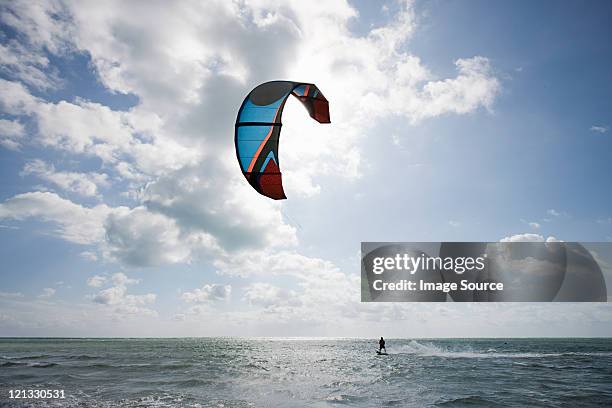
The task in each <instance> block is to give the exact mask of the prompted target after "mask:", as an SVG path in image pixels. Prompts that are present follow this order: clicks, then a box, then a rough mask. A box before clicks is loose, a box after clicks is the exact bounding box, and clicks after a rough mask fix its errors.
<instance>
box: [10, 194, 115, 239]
mask: <svg viewBox="0 0 612 408" xmlns="http://www.w3.org/2000/svg"><path fill="white" fill-rule="evenodd" d="M113 211H125V209H123V208H122V207H118V208H116V209H111V208H110V207H108V206H106V205H104V204H100V205H97V206H95V207H92V208H87V207H83V206H81V205H79V204H75V203H73V202H72V201H69V200H66V199H63V198H61V197H60V196H58V195H57V194H55V193H50V192H31V193H23V194H18V195H16V196H14V197H12V198H9V199H8V200H6V201H5V202H3V203H0V219H6V218H9V219H14V220H24V219H27V218H33V217H34V218H39V219H41V220H43V221H46V222H51V223H54V224H56V225H57V229H56V230H55V231H54V233H55V234H56V235H58V236H60V237H62V238H63V239H65V240H67V241H70V242H74V243H77V244H94V243H100V242H103V241H104V237H105V230H104V227H103V222H104V220H105V219H106V217H107V216H108V214H109V213H111V212H113Z"/></svg>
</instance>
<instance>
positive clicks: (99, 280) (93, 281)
mask: <svg viewBox="0 0 612 408" xmlns="http://www.w3.org/2000/svg"><path fill="white" fill-rule="evenodd" d="M105 283H106V276H102V275H94V276H91V277H89V278H87V286H91V287H92V288H99V287H101V286H102V285H104V284H105Z"/></svg>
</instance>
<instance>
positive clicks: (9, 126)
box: [0, 119, 25, 150]
mask: <svg viewBox="0 0 612 408" xmlns="http://www.w3.org/2000/svg"><path fill="white" fill-rule="evenodd" d="M24 134H25V130H24V127H23V125H22V124H21V123H20V122H19V121H16V120H6V119H0V145H2V146H4V147H6V148H7V149H10V150H18V149H19V148H20V147H21V144H20V140H21V138H22V137H23V135H24Z"/></svg>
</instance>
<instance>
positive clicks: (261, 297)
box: [243, 283, 300, 307]
mask: <svg viewBox="0 0 612 408" xmlns="http://www.w3.org/2000/svg"><path fill="white" fill-rule="evenodd" d="M243 299H244V300H245V301H247V302H249V304H250V305H253V306H263V307H270V306H274V307H279V306H285V305H287V304H289V305H293V306H299V305H300V301H299V299H298V297H297V293H296V292H295V291H293V290H288V289H285V288H281V287H278V286H274V285H271V284H269V283H254V284H252V285H250V286H248V287H247V288H246V289H245V291H244V295H243Z"/></svg>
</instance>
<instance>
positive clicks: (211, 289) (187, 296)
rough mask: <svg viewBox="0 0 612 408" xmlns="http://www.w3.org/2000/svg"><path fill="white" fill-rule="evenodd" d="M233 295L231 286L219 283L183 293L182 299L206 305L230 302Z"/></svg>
mask: <svg viewBox="0 0 612 408" xmlns="http://www.w3.org/2000/svg"><path fill="white" fill-rule="evenodd" d="M231 293H232V287H231V285H221V284H217V283H212V284H207V285H204V286H202V287H201V288H196V289H194V290H193V291H191V292H183V294H182V295H181V299H183V300H184V301H185V302H187V303H198V304H205V303H210V302H219V301H228V300H229V299H230V295H231Z"/></svg>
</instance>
